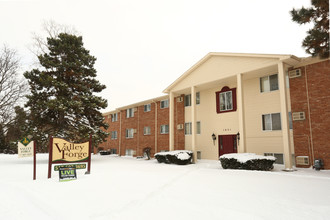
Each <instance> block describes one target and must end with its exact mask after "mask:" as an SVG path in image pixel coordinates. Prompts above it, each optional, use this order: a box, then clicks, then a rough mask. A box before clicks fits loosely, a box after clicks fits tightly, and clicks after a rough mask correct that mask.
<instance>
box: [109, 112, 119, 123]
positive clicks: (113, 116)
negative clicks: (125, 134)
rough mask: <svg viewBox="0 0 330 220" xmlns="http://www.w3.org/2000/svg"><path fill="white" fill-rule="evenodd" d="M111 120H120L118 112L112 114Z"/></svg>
mask: <svg viewBox="0 0 330 220" xmlns="http://www.w3.org/2000/svg"><path fill="white" fill-rule="evenodd" d="M111 121H112V122H115V121H118V113H114V114H112V116H111Z"/></svg>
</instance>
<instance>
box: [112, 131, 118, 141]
mask: <svg viewBox="0 0 330 220" xmlns="http://www.w3.org/2000/svg"><path fill="white" fill-rule="evenodd" d="M115 139H117V131H111V140H115Z"/></svg>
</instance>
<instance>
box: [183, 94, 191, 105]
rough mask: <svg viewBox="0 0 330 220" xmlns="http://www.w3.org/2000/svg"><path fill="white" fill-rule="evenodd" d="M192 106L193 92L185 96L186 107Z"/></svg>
mask: <svg viewBox="0 0 330 220" xmlns="http://www.w3.org/2000/svg"><path fill="white" fill-rule="evenodd" d="M188 106H191V94H189V95H185V96H184V107H188Z"/></svg>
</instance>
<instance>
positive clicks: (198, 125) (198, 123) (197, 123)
mask: <svg viewBox="0 0 330 220" xmlns="http://www.w3.org/2000/svg"><path fill="white" fill-rule="evenodd" d="M196 134H201V122H200V121H198V122H196Z"/></svg>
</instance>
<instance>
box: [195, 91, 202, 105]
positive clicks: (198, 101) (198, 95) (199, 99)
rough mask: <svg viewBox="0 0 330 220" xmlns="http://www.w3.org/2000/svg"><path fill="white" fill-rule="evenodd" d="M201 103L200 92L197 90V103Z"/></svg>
mask: <svg viewBox="0 0 330 220" xmlns="http://www.w3.org/2000/svg"><path fill="white" fill-rule="evenodd" d="M200 103H201V97H200V93H199V92H196V105H199V104H200Z"/></svg>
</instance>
